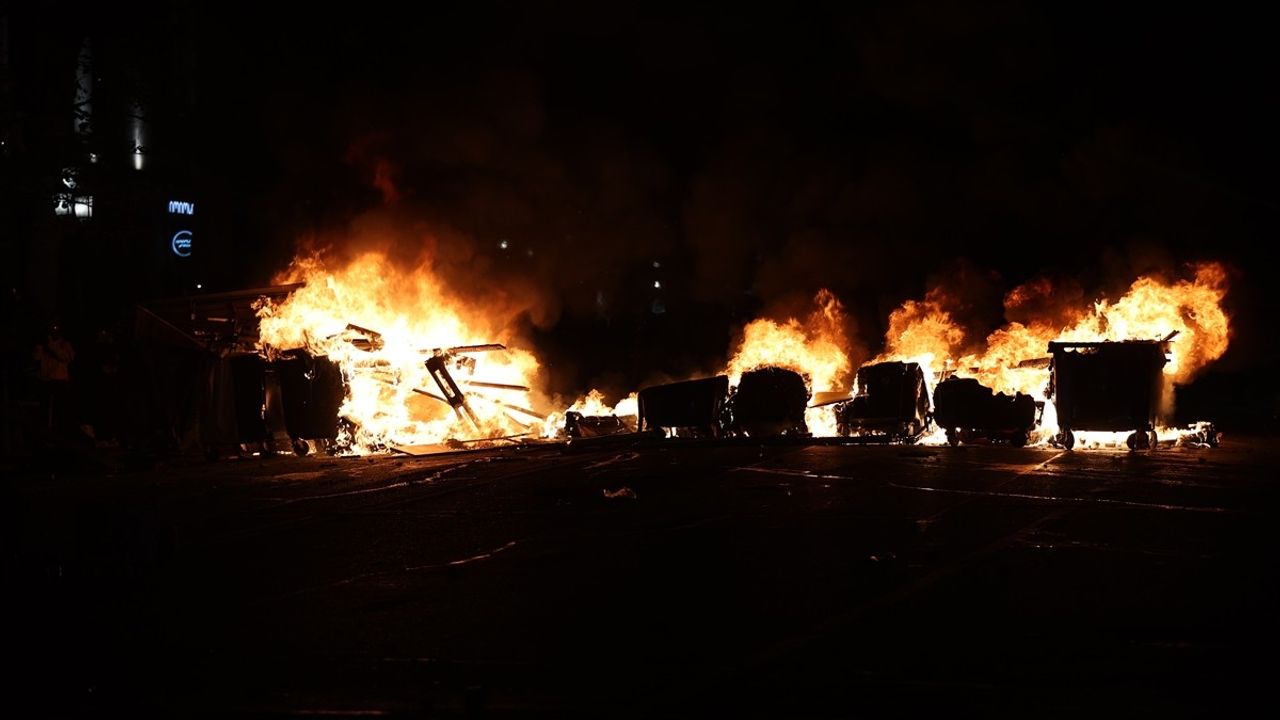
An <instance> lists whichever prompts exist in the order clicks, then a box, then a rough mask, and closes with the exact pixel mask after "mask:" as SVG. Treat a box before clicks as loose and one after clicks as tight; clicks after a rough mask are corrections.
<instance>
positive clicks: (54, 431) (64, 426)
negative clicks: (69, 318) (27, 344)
mask: <svg viewBox="0 0 1280 720" xmlns="http://www.w3.org/2000/svg"><path fill="white" fill-rule="evenodd" d="M32 355H33V357H34V359H35V361H36V378H37V379H38V380H39V381H40V384H41V385H43V386H44V396H45V398H46V401H47V402H48V407H47V413H48V414H47V424H46V429H47V430H48V431H49V433H50V435H62V436H69V435H70V428H71V427H73V425H74V423H73V422H72V418H71V409H70V405H71V361H72V360H74V359H75V357H76V351H75V348H73V347H72V346H71V342H70V341H69V340H67V339H66V338H65V337H63V336H62V329H61V328H60V327H58V325H57V323H54V324H53V325H52V326H50V328H49V334H48V335H47V336H46V337H45V339H44V341H43V342H41V343H40V344H38V345H36V348H35V352H34V353H33V354H32Z"/></svg>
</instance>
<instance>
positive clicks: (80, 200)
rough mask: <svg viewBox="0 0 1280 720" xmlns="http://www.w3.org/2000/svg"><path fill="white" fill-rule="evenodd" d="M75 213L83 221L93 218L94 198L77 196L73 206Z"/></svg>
mask: <svg viewBox="0 0 1280 720" xmlns="http://www.w3.org/2000/svg"><path fill="white" fill-rule="evenodd" d="M71 206H72V208H73V209H74V211H75V216H76V217H78V218H80V219H81V220H83V219H85V218H91V217H93V196H92V195H77V196H76V199H75V202H73V203H72V204H71Z"/></svg>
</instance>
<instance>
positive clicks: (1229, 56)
mask: <svg viewBox="0 0 1280 720" xmlns="http://www.w3.org/2000/svg"><path fill="white" fill-rule="evenodd" d="M103 5H105V4H103ZM5 12H6V13H7V15H6V22H7V29H8V47H7V48H6V61H5V77H4V81H5V93H4V98H5V102H6V106H5V109H4V114H3V119H4V128H5V133H6V150H5V153H4V155H3V163H4V183H5V185H4V189H5V193H4V195H5V197H6V200H5V201H4V204H5V205H6V206H7V207H5V208H4V215H3V223H4V233H3V237H4V239H3V242H4V247H3V251H4V253H5V254H6V256H7V257H9V258H10V259H11V260H12V262H11V263H7V265H8V269H7V270H6V271H5V272H6V282H7V283H8V284H9V286H10V292H9V293H8V295H7V299H6V302H8V303H9V304H10V306H11V317H19V315H20V316H21V318H39V321H41V322H42V321H43V320H45V319H47V318H48V317H51V316H55V315H56V316H61V317H63V318H64V319H65V320H66V322H67V323H68V324H69V325H72V326H75V325H76V324H77V323H79V325H80V326H81V328H82V331H83V329H84V328H88V327H90V326H91V325H93V324H94V323H95V322H100V321H101V320H100V316H102V315H104V314H105V315H111V314H112V313H116V314H117V315H119V314H123V313H125V312H127V308H128V307H130V304H131V303H133V302H136V301H139V300H145V299H147V298H148V297H156V296H163V295H174V294H183V293H189V292H194V283H195V282H197V281H198V282H200V284H201V286H202V291H210V290H225V289H234V288H239V287H251V286H257V285H264V284H267V283H269V282H270V281H271V278H272V276H273V275H274V274H276V273H277V272H279V271H280V270H281V269H283V268H284V267H285V266H286V265H287V263H288V260H289V259H290V258H291V257H292V256H293V254H294V252H295V248H296V247H297V244H298V243H299V242H307V243H311V244H315V245H322V246H323V245H333V244H335V243H336V244H337V245H339V246H341V247H342V248H344V249H348V250H349V249H351V248H353V247H364V246H367V245H388V244H390V245H391V246H392V247H393V248H394V252H395V253H396V255H397V257H400V258H402V259H404V260H406V261H410V260H416V259H418V256H419V254H420V251H421V248H422V247H423V245H424V244H427V241H426V239H427V238H432V239H433V241H432V243H431V244H432V245H433V246H434V247H436V248H437V252H438V253H439V254H440V257H439V258H437V260H436V265H437V267H438V268H439V269H441V270H442V274H443V275H444V276H445V277H446V278H447V279H448V280H449V281H450V282H451V283H452V284H453V285H454V286H455V289H456V290H457V291H458V292H460V293H470V294H474V295H476V296H477V297H483V295H484V293H486V292H490V291H492V288H494V287H496V286H499V285H501V286H504V287H516V288H520V289H521V291H522V292H525V293H527V294H528V296H529V297H528V308H527V311H526V312H525V313H524V314H522V316H521V317H520V318H518V319H517V321H518V322H519V323H520V324H521V325H522V326H523V334H524V335H525V336H526V337H527V338H528V340H529V341H530V342H531V343H532V344H533V345H534V346H535V347H536V349H537V350H538V352H539V354H540V356H541V357H543V358H544V360H545V361H546V364H547V366H548V378H547V380H548V384H549V387H550V389H551V390H553V391H556V392H565V393H571V392H579V391H582V390H585V389H586V388H587V387H588V386H589V385H602V386H604V387H605V388H607V389H609V390H611V391H613V392H620V391H623V390H626V389H629V388H632V387H634V386H635V385H636V384H637V383H640V382H643V381H645V380H646V379H648V378H651V377H654V376H655V375H659V374H668V375H679V374H683V373H690V372H699V371H706V370H712V369H715V368H716V367H717V366H718V364H719V363H721V362H722V361H723V360H724V358H725V357H726V355H727V353H728V351H729V349H730V345H731V342H732V341H733V334H734V332H735V331H736V330H738V329H740V327H741V326H742V324H743V323H745V322H746V321H748V320H749V319H751V318H753V317H757V316H759V315H761V314H767V315H775V316H783V315H785V314H787V313H792V312H798V311H802V310H803V308H804V305H805V303H806V302H807V301H808V299H809V298H811V297H812V295H813V293H814V292H815V291H816V290H817V289H818V288H821V287H828V288H830V289H831V290H833V291H834V292H835V293H836V295H837V296H838V297H839V298H841V300H842V301H843V302H844V304H845V306H846V308H847V309H848V311H849V313H850V316H851V320H850V324H851V328H850V330H851V332H852V336H853V337H854V338H855V342H856V345H857V347H855V348H854V354H855V356H858V355H859V354H864V355H865V353H868V352H871V353H873V352H875V351H877V349H878V344H879V342H880V339H881V337H882V335H883V332H884V327H885V323H886V322H887V317H888V314H889V312H890V311H891V310H892V309H893V308H895V307H896V306H897V305H898V304H899V303H901V301H902V300H904V299H906V298H909V297H918V296H920V295H921V294H922V293H923V292H924V291H925V290H926V289H927V288H928V287H930V286H931V285H932V284H934V283H938V282H947V283H951V284H953V285H955V286H956V287H957V288H959V289H961V292H960V293H959V294H960V295H962V296H963V297H965V298H966V301H965V303H964V307H963V308H962V309H961V316H962V319H963V320H964V321H965V322H966V323H968V324H969V326H970V330H971V332H972V333H973V334H975V335H976V336H978V337H981V336H982V335H985V332H986V331H987V330H989V329H990V328H992V327H995V326H997V325H998V324H1000V322H1001V321H1002V318H1001V305H1000V299H1001V295H1002V293H1003V292H1004V291H1007V290H1008V289H1010V288H1011V287H1013V286H1014V285H1016V284H1018V283H1021V282H1025V281H1027V280H1029V279H1032V278H1034V277H1037V276H1040V275H1048V276H1051V277H1054V278H1055V279H1057V280H1059V281H1064V282H1066V283H1068V284H1070V285H1076V286H1079V287H1082V288H1085V292H1086V294H1087V295H1090V296H1095V295H1099V294H1103V295H1113V296H1114V295H1116V294H1118V293H1119V292H1121V291H1123V289H1124V288H1125V287H1126V286H1127V285H1128V284H1129V283H1130V282H1131V281H1132V280H1133V279H1134V278H1135V277H1136V276H1137V275H1139V274H1143V273H1148V272H1159V273H1166V274H1170V275H1177V274H1178V273H1180V272H1183V271H1184V270H1185V264H1186V263H1188V262H1192V261H1197V260H1205V259H1216V260H1221V261H1223V262H1225V263H1227V264H1228V266H1229V267H1230V269H1231V272H1232V285H1231V291H1230V294H1229V296H1228V304H1229V306H1230V312H1231V313H1232V316H1233V330H1234V336H1233V339H1232V345H1231V349H1230V350H1229V351H1228V354H1227V356H1226V357H1224V358H1223V359H1222V360H1221V361H1220V362H1219V363H1218V364H1217V365H1216V366H1215V367H1214V368H1213V370H1212V372H1211V373H1209V374H1208V375H1207V376H1205V377H1204V378H1203V379H1202V382H1201V383H1198V384H1197V387H1195V388H1192V389H1191V390H1190V391H1188V393H1184V394H1185V395H1186V402H1185V403H1183V405H1185V406H1187V407H1188V411H1189V412H1190V411H1193V410H1196V409H1198V408H1204V409H1207V410H1210V411H1221V412H1219V415H1230V414H1232V413H1235V414H1237V415H1239V416H1240V417H1241V418H1243V419H1244V420H1246V421H1252V420H1254V419H1266V418H1274V416H1275V412H1276V405H1277V396H1276V392H1275V391H1274V390H1273V389H1271V388H1270V378H1271V377H1272V376H1273V374H1274V371H1275V370H1276V362H1275V359H1274V358H1275V355H1276V350H1277V345H1276V341H1275V339H1274V337H1273V335H1272V333H1271V332H1270V330H1271V327H1272V323H1271V322H1270V318H1271V316H1272V314H1273V313H1274V312H1275V305H1276V303H1275V300H1274V299H1273V298H1274V295H1273V293H1272V292H1271V288H1270V283H1269V280H1270V277H1271V276H1272V274H1273V269H1272V267H1271V265H1270V263H1269V259H1270V256H1271V250H1270V247H1271V241H1272V238H1274V237H1275V233H1276V230H1277V225H1278V223H1277V214H1278V207H1277V204H1276V201H1275V190H1276V186H1277V183H1278V182H1280V181H1278V180H1277V177H1278V176H1277V173H1276V171H1275V168H1276V164H1277V163H1276V160H1277V140H1276V128H1277V127H1280V112H1278V106H1277V103H1276V89H1275V88H1276V84H1275V82H1274V78H1275V77H1276V75H1275V73H1276V69H1277V67H1276V65H1277V63H1276V61H1275V53H1274V50H1273V41H1272V38H1271V36H1270V28H1269V25H1268V24H1267V23H1266V22H1264V20H1263V18H1262V17H1261V16H1260V15H1252V14H1250V13H1248V12H1244V11H1242V10H1237V9H1231V8H1227V7H1224V6H1221V5H1214V6H1206V5H1189V6H1186V7H1185V8H1179V7H1173V6H1170V5H1153V6H1150V7H1132V8H1117V7H1116V6H1115V5H1114V4H1111V3H1107V4H1089V3H1080V2H1072V3H1053V4H1045V3H1030V2H1025V3H1024V2H1004V3H982V4H980V6H978V7H956V6H953V5H951V4H946V3H938V4H932V3H902V2H891V3H860V4H856V5H850V6H845V5H841V6H839V7H833V8H823V7H816V6H813V7H785V6H781V5H776V4H775V5H771V6H765V7H761V8H755V7H752V6H751V5H750V4H744V3H737V4H732V5H726V6H721V7H716V6H709V5H700V4H697V5H695V4H683V5H680V6H677V7H671V8H665V7H660V6H656V5H654V4H650V3H644V4H634V5H621V6H612V5H610V6H608V7H605V6H600V5H596V4H588V3H555V4H533V3H514V2H511V3H488V2H474V3H454V4H441V5H439V6H435V5H434V4H433V5H431V6H429V7H420V8H415V9H407V8H405V7H400V6H396V5H392V4H386V5H376V4H360V5H349V6H344V7H342V8H341V9H340V10H338V9H335V10H323V9H319V8H318V6H315V5H298V6H294V7H289V8H283V9H282V8H276V7H268V6H267V4H265V3H262V4H257V5H234V4H228V3H174V4H168V5H161V6H157V7H142V6H129V5H122V6H114V7H100V6H99V5H98V4H81V3H43V4H41V3H36V4H32V5H30V6H23V5H18V6H13V7H11V8H10V9H9V10H7V11H5ZM86 36H89V37H91V38H93V41H94V43H95V45H94V47H95V52H96V53H97V60H98V68H99V74H100V75H101V76H102V83H101V84H100V85H99V91H100V94H101V98H100V102H99V103H98V104H99V105H100V106H101V107H103V108H110V107H112V103H115V104H116V105H119V104H120V103H121V102H123V101H122V100H121V98H122V97H124V95H125V94H128V93H123V92H122V91H121V88H122V87H126V86H127V87H128V88H129V89H130V93H136V94H140V95H143V96H145V98H146V100H147V103H148V106H149V117H150V121H151V125H152V128H153V133H152V134H153V139H152V142H151V143H150V147H149V148H148V150H149V153H150V157H149V160H150V161H152V163H151V169H149V170H148V171H146V173H145V175H146V180H145V182H144V181H138V180H136V179H135V180H129V179H127V177H126V176H128V175H129V173H128V172H126V171H125V170H123V169H121V170H118V171H113V172H117V173H118V176H119V177H120V178H125V179H124V180H122V181H120V182H117V181H114V180H113V179H112V178H114V177H116V176H115V175H111V174H110V173H109V172H107V171H106V170H104V171H102V172H103V173H104V174H105V176H104V179H103V181H102V182H101V183H100V189H99V196H100V200H99V208H100V211H96V214H95V218H94V220H93V221H91V223H92V224H93V227H92V228H89V227H88V226H89V225H90V223H83V224H81V225H80V226H78V227H77V228H75V229H71V230H68V229H67V228H66V227H64V226H59V227H56V228H55V227H53V218H51V217H47V216H48V215H49V213H48V212H47V204H48V203H47V197H48V193H49V192H50V189H51V188H53V187H55V185H54V184H55V183H56V182H57V172H58V169H59V168H60V167H61V166H62V164H64V160H63V157H62V156H70V155H74V154H75V149H74V148H72V145H73V139H72V138H70V137H69V135H70V130H71V123H70V120H69V116H68V112H69V107H68V106H69V105H70V102H71V98H72V80H73V78H74V66H75V60H76V52H77V49H78V48H79V47H80V44H81V42H82V40H83V38H84V37H86ZM113 92H114V93H116V96H113V95H112V93H113ZM113 97H114V98H115V99H113ZM100 114H101V119H100V120H99V121H98V126H99V132H98V134H99V136H100V137H104V138H105V137H109V136H112V133H113V132H114V130H113V129H112V125H111V120H110V113H109V112H108V110H103V111H102V112H101V113H100ZM118 134H119V133H117V135H118ZM98 142H99V143H103V142H106V141H104V140H99V141H98ZM68 148H72V149H71V150H68ZM103 157H104V163H107V164H108V165H109V164H110V163H111V162H117V161H116V160H114V159H113V158H114V157H115V156H114V155H112V154H111V152H105V153H104V155H103ZM118 162H119V163H120V167H121V168H123V167H124V165H123V163H124V162H125V161H124V160H119V161H118ZM113 167H114V166H113ZM131 182H132V183H140V184H139V185H138V186H137V187H134V186H132V185H130V184H129V183H131ZM179 193H180V194H184V195H190V196H192V197H193V198H194V199H195V200H196V202H197V203H198V207H200V208H201V210H200V215H201V217H200V223H201V226H200V237H201V239H202V242H203V245H202V246H201V247H202V248H203V250H202V254H201V257H200V258H199V264H192V265H191V266H183V267H181V268H177V269H175V268H173V267H171V265H172V263H170V264H168V265H166V264H164V263H162V262H159V261H157V260H155V259H154V257H153V255H154V253H155V252H156V251H155V245H156V243H157V240H156V238H157V237H159V235H160V233H159V232H158V231H156V230H155V229H154V227H153V225H154V223H152V224H148V222H151V221H146V222H139V221H137V220H135V219H131V218H134V216H133V215H130V214H129V213H128V212H124V211H119V212H116V213H115V214H114V215H113V214H112V210H111V208H112V207H113V206H112V204H111V202H108V200H111V199H112V198H114V200H113V202H114V203H115V205H114V207H117V208H119V207H127V206H129V204H130V203H131V202H134V201H135V200H137V202H142V200H140V198H145V199H146V200H145V201H146V203H152V204H154V203H156V202H158V201H159V199H160V198H168V197H177V196H178V194H179ZM182 199H185V198H182ZM148 207H151V205H148ZM64 225H65V224H64ZM370 228H375V229H373V230H371V229H370ZM388 228H390V229H388ZM86 235H87V236H88V238H87V239H86V237H85V236H86ZM503 241H506V249H503V248H502V246H501V244H500V243H502V242H503ZM50 248H52V249H50ZM655 262H657V263H658V264H659V267H655V266H654V263H655ZM193 268H194V269H193ZM654 280H659V281H660V282H661V283H662V288H661V289H660V290H655V288H654V287H653V282H654ZM15 298H16V299H15ZM122 308H123V310H122ZM14 322H15V323H16V324H19V325H21V324H22V322H23V321H22V320H21V319H20V320H17V321H14ZM1223 394H1226V396H1227V397H1226V401H1225V402H1224V400H1223Z"/></svg>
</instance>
